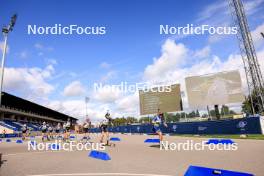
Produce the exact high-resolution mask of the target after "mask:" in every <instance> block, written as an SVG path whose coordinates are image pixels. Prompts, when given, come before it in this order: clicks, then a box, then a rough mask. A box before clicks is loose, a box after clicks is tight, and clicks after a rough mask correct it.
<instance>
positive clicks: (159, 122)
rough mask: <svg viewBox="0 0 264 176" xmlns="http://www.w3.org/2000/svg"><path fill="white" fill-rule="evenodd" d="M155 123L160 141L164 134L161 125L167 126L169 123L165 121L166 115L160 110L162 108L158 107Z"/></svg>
mask: <svg viewBox="0 0 264 176" xmlns="http://www.w3.org/2000/svg"><path fill="white" fill-rule="evenodd" d="M152 123H153V131H154V132H155V133H157V134H158V135H159V139H160V142H161V141H162V140H163V134H162V131H161V128H160V127H161V125H164V126H165V127H167V124H166V123H165V119H164V115H163V113H162V112H160V109H158V113H157V115H156V116H155V117H154V118H153V119H152Z"/></svg>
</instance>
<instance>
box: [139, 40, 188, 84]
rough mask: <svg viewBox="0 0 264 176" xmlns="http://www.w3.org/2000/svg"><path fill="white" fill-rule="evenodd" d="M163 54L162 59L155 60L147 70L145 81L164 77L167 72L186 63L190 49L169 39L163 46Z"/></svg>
mask: <svg viewBox="0 0 264 176" xmlns="http://www.w3.org/2000/svg"><path fill="white" fill-rule="evenodd" d="M161 52H162V54H161V56H160V58H158V59H157V58H154V59H153V64H151V65H148V66H147V67H146V68H145V71H144V79H147V80H148V79H152V78H155V77H159V78H160V77H163V75H164V73H166V72H167V71H169V70H171V69H173V68H175V66H179V65H181V64H183V63H185V62H186V54H187V52H188V49H187V48H186V47H185V46H184V45H183V44H181V43H179V44H176V43H175V42H174V41H173V40H171V39H168V40H166V42H165V43H164V44H163V45H162V50H161ZM152 80H153V79H152Z"/></svg>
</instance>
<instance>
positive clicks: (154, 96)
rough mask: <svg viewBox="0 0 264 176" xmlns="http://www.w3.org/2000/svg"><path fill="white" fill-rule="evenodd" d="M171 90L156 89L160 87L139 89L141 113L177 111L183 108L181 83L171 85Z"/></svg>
mask: <svg viewBox="0 0 264 176" xmlns="http://www.w3.org/2000/svg"><path fill="white" fill-rule="evenodd" d="M169 87H170V88H171V89H170V91H163V92H158V91H155V90H157V89H158V87H156V88H153V91H152V90H149V91H143V90H140V91H139V99H140V115H147V114H155V113H157V110H158V109H160V111H161V112H175V111H181V110H182V103H181V95H180V84H174V85H170V86H169Z"/></svg>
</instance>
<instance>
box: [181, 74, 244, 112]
mask: <svg viewBox="0 0 264 176" xmlns="http://www.w3.org/2000/svg"><path fill="white" fill-rule="evenodd" d="M185 83H186V88H187V95H188V103H189V106H190V107H191V108H205V107H206V106H207V105H224V104H228V103H238V102H242V101H243V99H244V96H243V94H242V88H241V78H240V74H239V72H238V71H236V70H235V71H228V72H218V73H214V74H208V75H202V76H192V77H187V78H185Z"/></svg>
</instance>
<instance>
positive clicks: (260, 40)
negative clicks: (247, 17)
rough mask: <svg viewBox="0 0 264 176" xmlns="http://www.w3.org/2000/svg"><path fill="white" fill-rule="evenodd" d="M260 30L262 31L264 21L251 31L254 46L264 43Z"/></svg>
mask: <svg viewBox="0 0 264 176" xmlns="http://www.w3.org/2000/svg"><path fill="white" fill-rule="evenodd" d="M260 32H263V33H264V23H263V24H261V25H259V26H257V28H256V29H255V30H253V31H252V32H251V35H252V39H253V41H254V44H255V46H256V48H258V47H261V46H263V45H264V38H263V37H262V36H261V34H260Z"/></svg>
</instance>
